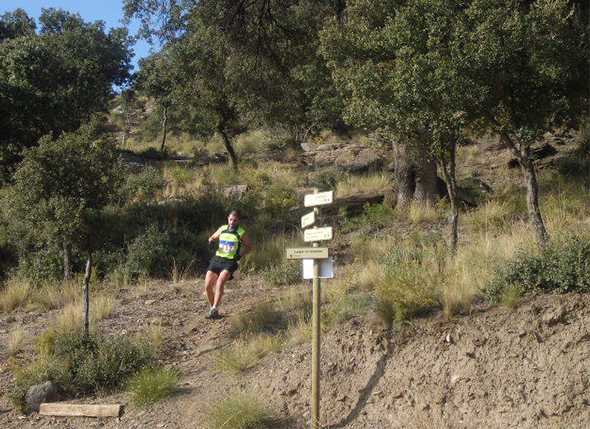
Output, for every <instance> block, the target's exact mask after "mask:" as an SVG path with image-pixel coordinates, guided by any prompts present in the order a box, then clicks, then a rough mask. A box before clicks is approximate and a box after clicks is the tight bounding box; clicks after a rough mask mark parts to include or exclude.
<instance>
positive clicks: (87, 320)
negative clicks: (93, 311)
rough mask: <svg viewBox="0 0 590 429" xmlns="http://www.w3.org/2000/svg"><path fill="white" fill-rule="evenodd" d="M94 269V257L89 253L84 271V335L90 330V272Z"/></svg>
mask: <svg viewBox="0 0 590 429" xmlns="http://www.w3.org/2000/svg"><path fill="white" fill-rule="evenodd" d="M91 270H92V258H91V256H90V255H88V260H87V261H86V272H85V273H84V300H83V312H84V335H85V336H88V334H89V332H90V316H89V310H90V272H91Z"/></svg>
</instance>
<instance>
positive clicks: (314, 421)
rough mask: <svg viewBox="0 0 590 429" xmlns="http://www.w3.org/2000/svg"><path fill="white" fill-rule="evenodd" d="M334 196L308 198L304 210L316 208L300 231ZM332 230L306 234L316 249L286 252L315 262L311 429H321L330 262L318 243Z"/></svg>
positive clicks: (318, 194) (329, 236) (317, 194)
mask: <svg viewBox="0 0 590 429" xmlns="http://www.w3.org/2000/svg"><path fill="white" fill-rule="evenodd" d="M333 200H334V193H333V192H332V191H328V192H317V190H316V191H315V192H314V193H313V194H309V195H306V196H305V198H304V201H303V204H304V206H305V207H313V208H314V209H313V211H312V212H310V213H308V214H306V215H304V216H303V217H302V218H301V228H307V227H309V226H312V225H315V223H316V217H319V216H318V215H319V209H318V206H324V205H328V204H332V202H333ZM332 237H333V231H332V227H331V226H328V227H323V228H317V227H314V228H310V229H306V230H305V231H304V232H303V240H304V241H305V242H312V243H313V244H312V246H313V247H307V248H305V247H304V248H297V249H287V258H288V259H312V260H313V278H312V281H313V293H312V300H313V313H312V340H311V427H312V429H320V309H321V301H320V298H321V293H320V292H321V289H320V287H321V283H320V260H321V259H327V258H328V248H326V247H319V243H318V241H325V240H331V239H332Z"/></svg>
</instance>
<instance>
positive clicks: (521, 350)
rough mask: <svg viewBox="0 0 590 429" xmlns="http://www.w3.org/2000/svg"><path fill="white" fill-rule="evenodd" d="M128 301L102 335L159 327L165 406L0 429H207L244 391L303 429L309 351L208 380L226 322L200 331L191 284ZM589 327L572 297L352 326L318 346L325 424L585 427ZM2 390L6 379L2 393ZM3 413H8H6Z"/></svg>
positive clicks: (260, 294) (583, 305)
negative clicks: (178, 378) (151, 324)
mask: <svg viewBox="0 0 590 429" xmlns="http://www.w3.org/2000/svg"><path fill="white" fill-rule="evenodd" d="M260 286H261V285H257V284H247V285H246V284H244V285H242V287H240V289H239V290H238V289H233V290H230V292H229V293H228V298H227V306H226V311H227V312H228V313H227V314H232V313H237V312H240V311H247V310H248V309H249V308H250V307H251V306H252V305H254V304H255V303H256V302H257V301H259V300H260V299H263V298H266V297H268V292H269V291H268V290H267V289H263V288H261V287H260ZM327 287H329V285H328V286H327ZM131 298H132V297H130V296H126V294H123V295H121V296H119V298H118V299H119V303H121V302H126V303H127V304H126V305H125V306H118V311H117V312H116V314H114V315H113V317H112V318H111V319H109V320H105V321H103V324H104V326H102V327H101V328H102V329H105V330H108V331H110V332H112V333H120V332H121V330H123V329H124V330H127V331H129V332H130V333H132V332H134V331H139V330H141V329H142V328H143V326H142V323H147V321H149V320H150V318H152V317H154V316H158V317H160V318H161V319H162V321H163V326H164V327H165V333H166V336H167V338H168V340H167V346H166V348H167V351H166V352H165V353H164V356H165V358H164V359H165V361H166V363H167V364H169V365H174V366H176V367H177V368H179V369H180V370H181V371H182V373H183V378H182V382H181V383H180V386H181V387H180V389H179V391H178V392H177V393H176V394H175V395H174V396H173V397H171V398H169V399H167V400H165V401H163V402H160V403H158V404H156V405H154V406H153V407H150V408H148V409H145V410H144V409H140V408H136V407H134V406H132V405H129V406H128V407H127V409H126V411H125V414H124V415H123V416H122V417H121V419H118V420H117V419H110V420H108V419H99V420H96V419H85V418H50V417H40V416H37V415H35V414H33V415H31V416H28V417H23V416H19V415H18V414H17V413H16V412H15V411H14V410H12V411H8V412H4V413H3V414H1V415H0V425H1V426H2V427H5V428H27V427H31V428H33V427H35V428H36V427H60V428H65V427H68V428H86V427H106V428H121V427H123V428H147V427H155V428H157V427H165V428H205V427H206V425H205V415H206V413H207V411H208V409H209V408H210V406H211V405H212V404H213V403H214V402H215V401H216V400H218V399H222V398H224V397H225V396H226V395H228V394H231V393H232V392H235V391H237V390H247V391H253V392H257V395H258V397H259V398H262V399H263V400H264V401H265V402H266V401H268V402H269V403H270V404H271V405H272V407H273V408H274V409H275V410H276V411H277V412H278V413H279V414H281V415H282V416H283V417H284V418H285V420H283V421H282V422H281V423H279V426H278V427H292V428H303V427H307V425H308V423H309V422H308V419H309V405H308V404H309V395H310V359H311V347H310V346H309V345H308V344H303V345H299V346H291V347H287V348H285V349H283V350H282V351H281V352H278V353H276V354H271V355H269V356H267V357H266V358H265V359H264V360H263V361H262V362H261V363H260V364H259V365H258V366H257V367H256V368H255V369H253V370H250V371H248V372H246V373H244V374H243V375H241V376H240V377H231V376H227V375H225V374H224V373H221V372H220V371H219V370H218V369H216V365H215V354H216V353H217V351H218V350H219V349H220V348H223V347H225V346H226V345H227V344H228V340H227V329H228V327H229V318H224V319H223V320H220V321H216V322H210V321H207V320H204V319H203V313H204V311H205V305H204V303H202V302H201V301H200V300H197V303H198V304H197V305H195V299H197V297H196V293H195V291H194V289H193V284H190V283H189V284H184V285H183V286H182V287H172V286H171V285H160V287H156V288H151V289H150V290H149V291H147V293H146V294H144V295H142V296H141V297H139V298H136V299H131ZM146 303H148V305H146ZM193 309H194V310H195V311H192V310H193ZM179 314H183V315H185V316H178V315H179ZM26 320H31V317H30V315H28V316H27V315H23V316H22V317H21V316H20V315H19V316H17V318H16V319H15V320H13V321H12V322H10V321H7V320H6V318H3V320H2V328H4V327H6V326H10V325H12V324H16V323H23V322H25V323H27V322H26ZM142 321H143V322H142ZM29 323H30V322H29ZM37 323H39V324H43V321H42V320H38V321H37ZM589 327H590V296H589V295H577V294H572V295H561V296H542V297H537V298H534V299H531V300H529V301H527V302H525V303H523V304H522V305H521V306H520V307H519V308H517V309H515V310H510V309H507V308H500V307H497V308H492V309H481V310H478V311H474V313H473V314H471V315H469V316H464V317H461V318H457V319H454V320H452V321H444V319H443V318H442V317H434V318H429V319H421V320H417V321H415V322H414V323H413V324H412V325H411V326H410V327H404V328H403V329H401V330H397V331H395V332H394V333H388V332H386V331H383V330H382V329H381V328H380V327H379V325H378V324H376V323H374V321H373V320H371V319H370V318H369V319H366V318H353V319H351V320H350V321H348V322H346V323H344V324H342V325H341V326H338V327H337V328H335V329H334V330H332V331H331V332H329V333H328V334H327V335H325V336H324V338H323V344H322V404H321V406H322V423H323V425H325V427H331V428H425V427H431V428H443V427H444V428H475V427H482V428H484V427H485V428H507V427H514V428H516V427H518V428H533V427H543V428H563V427H567V428H584V427H587V424H588V422H589V421H590V392H589V391H588V384H589V380H590V374H589V372H588V365H587V360H588V358H589V357H590V328H589ZM3 331H4V332H6V330H5V329H3ZM7 382H8V380H7V378H6V377H2V390H4V389H6V388H7V387H8V386H7ZM119 401H120V402H123V403H127V402H128V398H127V397H126V396H125V394H117V395H114V396H105V397H100V398H95V399H93V400H92V399H90V400H89V399H88V398H86V399H85V400H83V401H80V402H84V403H87V402H97V403H111V402H119ZM0 408H2V409H4V410H6V409H8V408H10V405H9V404H8V403H7V402H5V401H3V402H2V404H1V407H0Z"/></svg>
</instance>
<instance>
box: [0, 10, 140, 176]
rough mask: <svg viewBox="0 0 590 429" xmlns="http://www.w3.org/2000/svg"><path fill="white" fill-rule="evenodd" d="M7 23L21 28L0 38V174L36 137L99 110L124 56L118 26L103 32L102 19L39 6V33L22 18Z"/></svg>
mask: <svg viewBox="0 0 590 429" xmlns="http://www.w3.org/2000/svg"><path fill="white" fill-rule="evenodd" d="M17 12H18V11H17ZM9 21H12V23H9V27H12V28H13V30H15V25H16V26H17V27H20V28H21V29H22V30H18V29H16V30H15V31H16V33H15V31H12V33H13V34H12V35H9V36H8V37H9V38H8V39H7V40H5V41H4V42H2V43H0V88H1V90H0V94H1V95H0V131H1V132H0V134H1V135H2V140H3V142H2V145H0V159H2V161H3V162H2V166H1V168H2V170H1V171H0V174H2V176H3V177H2V178H3V179H7V178H8V174H9V173H10V172H11V171H12V169H13V168H14V166H15V163H16V162H18V161H19V160H20V157H21V154H22V150H23V149H24V148H27V147H31V146H35V145H36V144H37V141H38V140H39V138H40V137H41V136H43V135H46V134H51V135H52V136H53V137H57V136H59V135H60V134H61V133H62V132H64V131H65V132H72V131H75V130H76V129H78V128H79V127H80V126H81V125H82V124H83V123H84V122H86V121H88V120H89V119H90V116H91V115H92V114H93V113H95V112H103V111H106V110H107V108H108V101H109V98H110V96H111V94H112V85H113V84H121V83H123V82H124V80H125V79H127V78H128V71H129V67H130V65H129V62H130V58H131V54H130V51H129V44H130V39H129V37H128V35H127V32H126V30H125V29H122V28H118V29H111V30H110V31H109V32H106V31H105V28H104V23H102V22H100V21H99V22H94V23H88V22H85V21H83V20H82V18H81V17H80V15H77V14H70V13H67V12H65V11H63V10H56V9H52V8H49V9H44V10H43V12H42V15H41V17H40V22H41V28H40V32H39V33H34V31H32V29H33V28H34V23H33V22H31V20H30V19H28V17H26V16H24V17H23V19H19V20H13V19H12V18H10V19H9ZM4 22H5V23H6V15H5V16H4ZM19 22H20V24H19ZM17 24H18V25H17ZM2 26H3V25H0V27H2ZM24 27H28V29H26V30H25V29H24ZM31 27H32V28H31ZM9 32H10V31H9ZM1 33H2V29H1V28H0V38H1V37H2V34H1Z"/></svg>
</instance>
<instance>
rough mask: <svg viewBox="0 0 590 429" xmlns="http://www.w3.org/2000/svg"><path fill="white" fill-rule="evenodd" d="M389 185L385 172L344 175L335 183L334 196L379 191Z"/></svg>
mask: <svg viewBox="0 0 590 429" xmlns="http://www.w3.org/2000/svg"><path fill="white" fill-rule="evenodd" d="M390 187H391V178H390V176H389V175H388V174H386V173H372V174H368V175H364V176H353V175H349V176H346V177H345V178H344V179H343V180H340V181H339V182H338V183H337V184H336V192H335V194H336V197H338V198H344V197H348V196H350V195H357V194H364V193H371V192H381V191H384V190H386V189H388V188H390Z"/></svg>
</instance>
